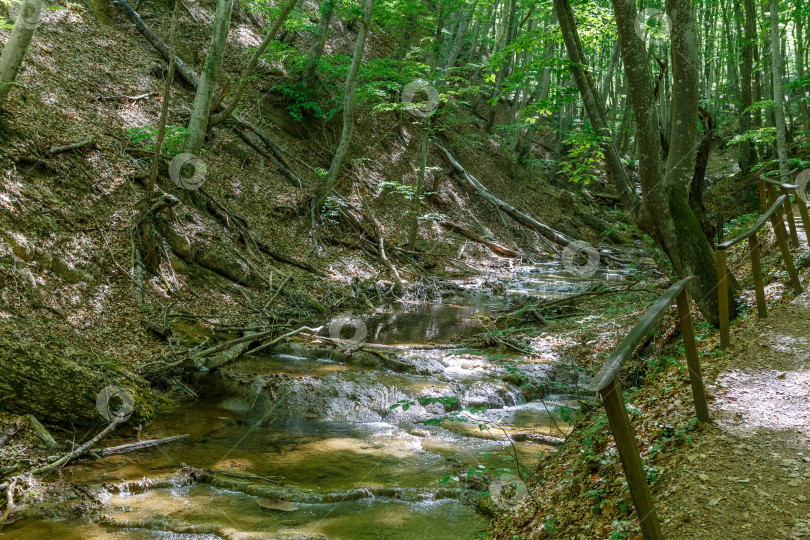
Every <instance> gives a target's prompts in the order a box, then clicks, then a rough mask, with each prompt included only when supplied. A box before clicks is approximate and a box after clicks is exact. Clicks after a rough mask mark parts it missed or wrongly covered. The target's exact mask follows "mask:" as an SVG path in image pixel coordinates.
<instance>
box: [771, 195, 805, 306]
mask: <svg viewBox="0 0 810 540" xmlns="http://www.w3.org/2000/svg"><path fill="white" fill-rule="evenodd" d="M771 225H773V232H774V234H775V235H776V242H777V243H778V244H779V250H780V251H781V252H782V260H784V261H785V268H787V271H788V275H789V276H790V284H791V285H792V286H793V291H794V292H795V293H796V294H801V293H802V283H801V281H799V274H798V273H797V272H796V267H795V266H793V255H791V254H790V248H789V247H788V243H787V238H785V236H786V235H787V233H786V231H785V222H784V220H783V219H782V212H781V211H780V210H779V209H777V210H776V212H774V214H773V215H772V216H771Z"/></svg>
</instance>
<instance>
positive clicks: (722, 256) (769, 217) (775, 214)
mask: <svg viewBox="0 0 810 540" xmlns="http://www.w3.org/2000/svg"><path fill="white" fill-rule="evenodd" d="M774 184H775V185H778V186H780V188H781V189H782V191H783V194H782V195H780V196H779V197H777V196H776V190H775V189H774ZM759 188H760V191H759V194H760V202H761V203H762V205H763V207H765V210H764V212H765V213H764V214H763V215H762V217H760V218H759V219H758V220H757V222H756V223H754V225H753V226H752V227H751V228H750V229H748V230H747V231H745V232H744V233H742V234H741V235H739V236H737V237H736V238H732V239H731V240H727V241H726V242H723V243H722V244H719V245H718V246H717V251H716V256H717V280H718V287H717V299H718V309H719V315H720V348H721V349H726V348H728V346H729V345H730V344H731V335H730V329H729V304H728V255H727V252H728V249H729V248H730V247H732V246H734V245H736V244H739V243H740V242H742V241H743V240H748V247H749V248H750V252H751V271H752V274H753V276H754V288H755V289H756V297H757V317H759V318H761V319H762V318H765V317H766V316H767V314H768V310H767V306H766V304H765V283H764V281H763V279H762V259H761V255H760V249H759V239H758V238H757V233H758V232H759V230H760V229H761V228H762V227H764V226H765V224H766V223H767V222H768V221H770V222H771V226H772V227H773V232H774V235H775V236H776V243H777V244H778V245H779V251H781V252H782V260H783V261H784V263H785V268H786V269H787V272H788V275H789V276H790V285H791V287H793V290H794V291H795V292H796V294H801V292H802V284H801V282H800V281H799V274H798V272H796V267H795V265H794V264H793V256H792V255H791V254H790V247H789V246H788V242H787V232H786V231H785V222H784V219H783V218H782V207H783V206H784V207H785V213H786V214H787V216H788V224H789V225H790V226H791V230H792V231H793V234H794V235H795V230H796V225H795V222H794V221H793V212H792V209H791V206H790V193H789V191H790V190H795V189H797V188H798V186H794V185H792V184H780V183H778V182H775V181H772V180H770V179H767V178H765V177H760V184H759ZM766 191H767V194H768V196H767V197H766ZM768 198H770V202H771V206H770V207H767V206H766V205H767V202H768ZM796 202H797V205H796V206H798V207H799V213H800V214H801V215H802V220H803V223H804V225H805V233H806V232H807V225H808V223H810V220H805V216H806V215H807V207H806V206H805V204H804V201H802V200H801V198H799V197H797V198H796ZM795 242H796V244H797V245H798V243H799V239H798V237H796V238H795Z"/></svg>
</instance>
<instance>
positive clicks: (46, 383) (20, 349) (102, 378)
mask: <svg viewBox="0 0 810 540" xmlns="http://www.w3.org/2000/svg"><path fill="white" fill-rule="evenodd" d="M107 386H118V387H121V388H123V389H125V390H126V391H127V392H128V393H129V394H130V395H131V396H132V399H133V402H134V410H133V411H132V419H133V420H135V421H140V420H143V419H146V418H149V417H151V416H152V415H153V414H154V409H155V405H156V403H155V397H154V396H153V395H152V394H151V392H150V391H149V390H148V388H147V387H148V383H146V381H144V380H143V379H141V378H140V377H138V376H137V375H134V374H133V373H131V372H129V371H127V370H125V369H123V368H122V367H121V366H120V365H119V364H118V362H116V361H115V360H114V359H112V358H110V357H106V356H102V355H99V354H95V353H93V352H90V351H87V350H84V349H80V348H77V347H75V346H73V345H71V344H69V343H65V342H64V341H62V340H58V339H56V338H53V337H49V336H43V339H42V340H41V341H40V342H33V341H28V340H21V339H20V338H19V336H18V335H16V334H15V332H14V329H13V327H11V326H10V325H8V326H6V327H3V326H0V399H1V401H0V407H2V408H3V409H6V410H8V411H11V412H14V413H17V414H26V413H30V414H33V415H34V416H35V417H36V418H37V419H39V420H41V421H43V422H46V423H55V424H62V425H70V424H74V425H81V424H94V423H95V424H97V423H99V422H100V421H101V422H104V421H105V419H104V417H103V416H102V414H101V413H100V412H99V408H98V406H97V398H98V396H99V393H100V392H101V391H102V390H103V389H104V388H105V387H107ZM109 408H110V409H111V410H113V411H117V410H120V403H119V404H116V403H110V404H109Z"/></svg>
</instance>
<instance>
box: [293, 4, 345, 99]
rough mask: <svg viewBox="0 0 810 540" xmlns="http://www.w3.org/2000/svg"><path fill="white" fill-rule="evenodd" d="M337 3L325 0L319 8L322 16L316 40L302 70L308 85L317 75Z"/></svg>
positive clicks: (303, 79) (302, 76) (302, 78)
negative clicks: (317, 68)
mask: <svg viewBox="0 0 810 540" xmlns="http://www.w3.org/2000/svg"><path fill="white" fill-rule="evenodd" d="M336 3H337V0H324V1H323V2H321V5H320V7H319V8H318V12H319V14H320V17H319V18H318V29H317V30H316V31H315V41H313V42H312V47H310V49H309V53H308V54H307V61H306V63H305V64H304V70H303V71H302V72H301V81H302V82H303V83H304V84H305V85H306V86H310V85H311V84H312V79H313V78H314V77H315V68H316V67H317V65H318V60H320V58H321V55H322V54H323V49H324V47H325V46H326V35H327V34H328V33H329V23H330V22H331V21H332V13H333V12H334V11H335V4H336Z"/></svg>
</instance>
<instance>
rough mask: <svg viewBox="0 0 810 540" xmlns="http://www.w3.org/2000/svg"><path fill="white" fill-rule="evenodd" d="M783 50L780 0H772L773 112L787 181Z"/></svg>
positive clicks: (783, 179) (781, 174)
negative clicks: (781, 43)
mask: <svg viewBox="0 0 810 540" xmlns="http://www.w3.org/2000/svg"><path fill="white" fill-rule="evenodd" d="M781 68H782V51H781V49H780V48H779V0H771V70H772V73H773V101H774V104H775V105H774V107H773V114H774V120H775V121H776V153H777V154H778V155H779V175H780V176H781V180H782V182H787V175H788V172H789V171H790V164H789V163H788V156H787V133H786V129H785V95H784V94H783V93H782V69H781Z"/></svg>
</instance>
